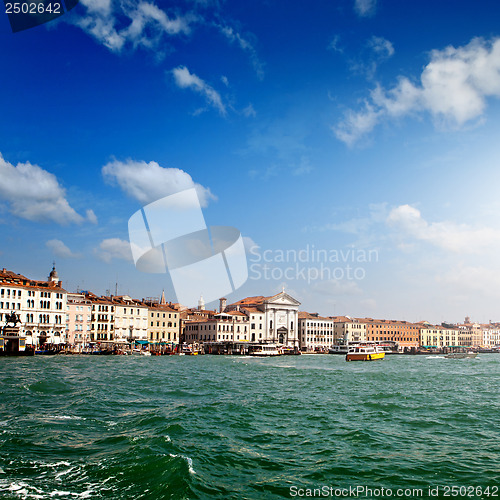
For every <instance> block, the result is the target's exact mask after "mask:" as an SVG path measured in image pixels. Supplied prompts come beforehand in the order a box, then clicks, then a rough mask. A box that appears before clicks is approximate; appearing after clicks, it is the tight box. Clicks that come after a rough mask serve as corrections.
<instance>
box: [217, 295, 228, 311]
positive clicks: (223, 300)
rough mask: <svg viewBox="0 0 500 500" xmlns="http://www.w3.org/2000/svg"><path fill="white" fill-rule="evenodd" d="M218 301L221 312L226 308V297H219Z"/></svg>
mask: <svg viewBox="0 0 500 500" xmlns="http://www.w3.org/2000/svg"><path fill="white" fill-rule="evenodd" d="M219 302H220V306H219V312H221V313H223V312H224V311H225V310H226V303H227V299H225V298H224V297H223V298H222V299H219Z"/></svg>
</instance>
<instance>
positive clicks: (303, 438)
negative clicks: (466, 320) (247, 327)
mask: <svg viewBox="0 0 500 500" xmlns="http://www.w3.org/2000/svg"><path fill="white" fill-rule="evenodd" d="M0 371H1V379H0V380H1V401H0V412H1V415H0V422H1V430H0V432H1V435H0V495H1V497H2V498H12V499H19V498H21V499H24V498H39V499H45V498H73V499H78V498H116V499H142V498H144V499H156V498H158V499H161V498H173V499H182V498H189V499H196V498H200V499H205V498H220V499H226V498H227V499H230V498H234V499H268V498H269V499H273V498H310V497H312V496H315V497H316V498H326V497H330V498H340V497H342V498H353V497H355V498H396V495H397V497H398V498H422V497H425V498H431V497H433V498H436V497H439V498H487V499H494V498H499V497H500V491H499V490H498V487H499V486H500V439H499V438H500V394H499V393H500V391H499V383H500V355H496V354H480V355H479V356H478V357H477V358H476V359H464V360H453V359H445V358H443V357H439V356H434V357H430V356H429V357H426V356H388V357H386V359H385V360H383V361H377V362H372V363H346V362H345V360H344V357H343V356H332V355H307V356H283V357H279V358H270V359H254V358H250V357H236V356H183V357H179V356H162V357H149V358H148V357H143V356H137V357H134V356H35V357H31V358H3V359H2V358H0ZM452 487H455V489H453V490H452V489H451V488H452ZM362 488H366V489H365V490H363V489H362ZM382 488H385V489H386V490H382ZM429 488H431V490H429ZM433 488H434V489H433ZM436 488H438V489H437V490H436ZM370 489H371V492H370V491H369V490H370ZM413 489H415V491H413ZM419 489H421V491H422V494H421V495H420V494H419V493H418V490H419ZM405 490H406V491H405Z"/></svg>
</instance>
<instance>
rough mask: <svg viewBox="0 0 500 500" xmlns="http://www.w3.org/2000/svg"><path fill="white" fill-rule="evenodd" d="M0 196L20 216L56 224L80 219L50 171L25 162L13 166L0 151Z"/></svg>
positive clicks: (78, 221) (81, 218) (74, 221)
mask: <svg viewBox="0 0 500 500" xmlns="http://www.w3.org/2000/svg"><path fill="white" fill-rule="evenodd" d="M0 198H1V199H3V200H5V201H6V202H8V205H9V209H10V212H11V213H12V214H13V215H15V216H16V217H20V218H22V219H27V220H30V221H37V222H57V223H58V224H68V223H81V222H83V217H82V216H81V215H79V214H78V213H76V212H75V210H73V208H71V206H70V204H69V203H68V201H67V200H66V191H65V190H64V188H63V187H62V186H61V185H60V184H59V182H58V180H57V178H56V176H55V175H54V174H51V173H50V172H47V171H46V170H44V169H43V168H41V167H39V166H38V165H32V164H31V163H29V162H27V163H18V164H17V165H16V166H14V165H13V164H11V163H9V162H8V161H6V160H4V158H3V157H2V155H0Z"/></svg>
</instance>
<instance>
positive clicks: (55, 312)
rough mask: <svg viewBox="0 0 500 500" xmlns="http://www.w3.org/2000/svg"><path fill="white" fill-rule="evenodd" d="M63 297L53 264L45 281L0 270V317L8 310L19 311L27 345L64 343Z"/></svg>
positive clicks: (64, 303)
mask: <svg viewBox="0 0 500 500" xmlns="http://www.w3.org/2000/svg"><path fill="white" fill-rule="evenodd" d="M66 298H67V292H66V290H64V289H63V288H62V286H61V281H60V279H59V276H58V274H57V271H56V268H55V264H54V266H53V267H52V271H51V272H50V274H49V277H48V279H47V280H46V281H42V280H33V279H31V278H27V277H26V276H23V275H22V274H17V273H14V272H13V271H8V270H7V269H5V268H3V269H2V270H1V271H0V321H1V322H3V321H5V315H6V314H9V313H12V312H14V313H16V314H17V315H19V319H20V321H21V325H20V335H22V336H25V337H26V344H27V345H33V346H38V345H42V344H62V343H64V332H65V327H66Z"/></svg>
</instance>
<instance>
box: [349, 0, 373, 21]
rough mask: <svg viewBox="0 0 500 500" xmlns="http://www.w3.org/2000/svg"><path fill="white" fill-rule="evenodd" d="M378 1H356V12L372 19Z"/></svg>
mask: <svg viewBox="0 0 500 500" xmlns="http://www.w3.org/2000/svg"><path fill="white" fill-rule="evenodd" d="M376 6H377V0H354V10H355V11H356V13H357V14H358V15H359V16H361V17H370V16H373V14H374V13H375V8H376Z"/></svg>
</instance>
